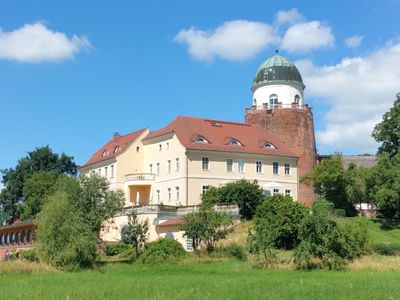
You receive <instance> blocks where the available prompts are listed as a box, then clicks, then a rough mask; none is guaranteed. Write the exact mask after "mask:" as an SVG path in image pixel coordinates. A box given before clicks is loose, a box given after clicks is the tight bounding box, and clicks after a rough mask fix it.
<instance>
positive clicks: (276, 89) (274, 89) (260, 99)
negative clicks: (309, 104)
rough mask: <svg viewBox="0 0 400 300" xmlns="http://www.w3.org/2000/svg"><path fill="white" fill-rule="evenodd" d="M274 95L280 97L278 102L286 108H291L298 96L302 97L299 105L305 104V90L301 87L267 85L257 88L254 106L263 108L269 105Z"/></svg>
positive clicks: (254, 95) (254, 94)
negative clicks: (265, 104)
mask: <svg viewBox="0 0 400 300" xmlns="http://www.w3.org/2000/svg"><path fill="white" fill-rule="evenodd" d="M272 94H276V95H277V96H278V102H282V105H284V106H290V105H291V104H292V103H293V102H294V97H295V96H296V95H299V96H300V102H299V105H303V104H304V99H303V90H302V89H301V88H300V87H295V86H290V85H283V84H282V85H265V86H261V87H259V88H257V89H256V90H255V91H254V93H253V105H256V106H257V108H262V106H263V104H264V103H268V104H269V97H270V96H271V95H272Z"/></svg>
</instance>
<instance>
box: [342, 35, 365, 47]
mask: <svg viewBox="0 0 400 300" xmlns="http://www.w3.org/2000/svg"><path fill="white" fill-rule="evenodd" d="M363 39H364V37H363V36H362V35H353V36H351V37H348V38H347V39H346V40H345V43H346V46H347V47H349V48H357V47H360V46H361V43H362V41H363Z"/></svg>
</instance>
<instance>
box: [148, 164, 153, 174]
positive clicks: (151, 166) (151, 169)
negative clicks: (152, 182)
mask: <svg viewBox="0 0 400 300" xmlns="http://www.w3.org/2000/svg"><path fill="white" fill-rule="evenodd" d="M149 173H150V174H153V164H149Z"/></svg>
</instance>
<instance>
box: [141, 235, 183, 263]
mask: <svg viewBox="0 0 400 300" xmlns="http://www.w3.org/2000/svg"><path fill="white" fill-rule="evenodd" d="M185 255H186V251H185V249H183V247H182V245H181V243H179V242H178V241H176V240H174V239H163V238H161V239H159V240H157V241H155V242H151V243H149V244H148V245H147V249H146V251H145V252H144V253H143V255H142V256H141V258H140V261H141V262H142V263H143V264H151V265H159V264H163V263H167V262H171V261H175V260H177V259H179V258H182V257H184V256H185Z"/></svg>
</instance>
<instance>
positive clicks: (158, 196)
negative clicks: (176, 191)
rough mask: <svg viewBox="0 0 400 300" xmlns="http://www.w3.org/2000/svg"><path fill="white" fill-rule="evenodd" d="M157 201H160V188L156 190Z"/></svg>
mask: <svg viewBox="0 0 400 300" xmlns="http://www.w3.org/2000/svg"><path fill="white" fill-rule="evenodd" d="M157 203H160V190H157Z"/></svg>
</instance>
